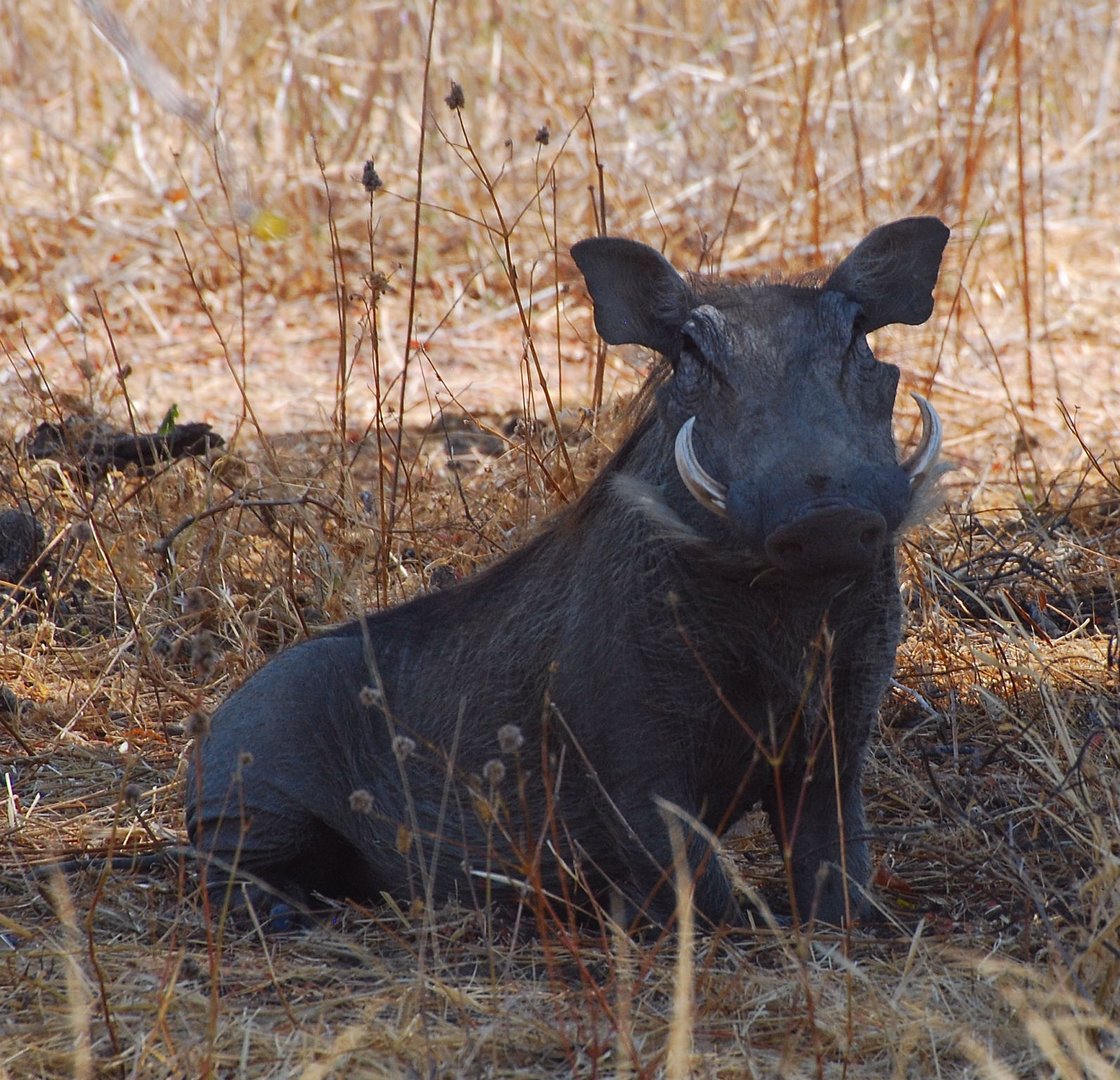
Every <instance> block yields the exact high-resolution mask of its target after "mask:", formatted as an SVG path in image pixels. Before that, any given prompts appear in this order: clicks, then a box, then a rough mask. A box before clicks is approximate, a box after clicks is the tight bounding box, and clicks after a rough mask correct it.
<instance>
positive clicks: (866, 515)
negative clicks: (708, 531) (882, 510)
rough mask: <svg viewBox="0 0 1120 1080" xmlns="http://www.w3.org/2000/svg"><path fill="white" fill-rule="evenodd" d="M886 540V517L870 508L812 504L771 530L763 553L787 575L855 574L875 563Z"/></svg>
mask: <svg viewBox="0 0 1120 1080" xmlns="http://www.w3.org/2000/svg"><path fill="white" fill-rule="evenodd" d="M886 539H887V522H886V519H885V518H884V517H883V515H882V514H877V513H876V512H875V511H874V510H861V509H859V508H857V507H852V506H836V505H829V506H815V507H812V508H810V509H808V510H806V511H805V512H804V513H803V514H801V516H800V517H798V518H797V519H796V520H794V521H791V522H789V523H788V524H787V525H782V526H781V527H779V528H777V529H775V530H774V531H773V532H772V533H771V534H770V535H769V536H768V537H767V538H766V554H767V556H768V557H769V558H770V560H771V562H773V564H774V565H775V566H776V567H778V569H779V570H784V571H785V572H786V573H788V574H791V575H798V576H806V577H820V576H825V575H829V574H848V573H859V572H860V571H863V570H869V569H870V568H871V567H872V566H874V565H875V563H876V561H877V560H878V558H879V556H880V555H881V554H882V551H883V545H884V543H885V542H886Z"/></svg>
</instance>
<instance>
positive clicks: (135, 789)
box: [124, 783, 140, 809]
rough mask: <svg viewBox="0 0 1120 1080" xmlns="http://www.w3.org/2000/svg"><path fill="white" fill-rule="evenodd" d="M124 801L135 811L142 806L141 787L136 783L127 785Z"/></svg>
mask: <svg viewBox="0 0 1120 1080" xmlns="http://www.w3.org/2000/svg"><path fill="white" fill-rule="evenodd" d="M124 801H125V802H126V803H128V805H129V806H131V807H133V808H134V809H135V808H136V807H137V806H139V805H140V785H139V784H136V783H132V784H125V786H124Z"/></svg>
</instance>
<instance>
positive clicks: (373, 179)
mask: <svg viewBox="0 0 1120 1080" xmlns="http://www.w3.org/2000/svg"><path fill="white" fill-rule="evenodd" d="M381 186H382V183H381V177H380V176H378V175H377V170H376V169H375V168H374V167H373V159H372V158H370V159H369V160H368V161H367V162H366V163H365V164H364V165H363V166H362V187H364V188H365V189H366V191H367V192H369V194H370V195H372V194H373V193H374V192H375V191H377V190H378V189H379V188H380V187H381Z"/></svg>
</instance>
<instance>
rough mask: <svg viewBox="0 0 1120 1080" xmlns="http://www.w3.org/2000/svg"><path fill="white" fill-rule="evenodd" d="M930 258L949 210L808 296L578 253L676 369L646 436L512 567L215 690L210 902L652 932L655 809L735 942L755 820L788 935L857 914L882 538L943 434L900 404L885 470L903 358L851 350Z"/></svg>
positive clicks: (359, 623) (883, 636)
mask: <svg viewBox="0 0 1120 1080" xmlns="http://www.w3.org/2000/svg"><path fill="white" fill-rule="evenodd" d="M947 239H948V230H947V229H946V228H945V226H944V225H943V224H941V222H939V221H937V220H936V219H935V218H910V219H907V220H903V221H897V222H895V223H893V224H890V225H884V226H883V227H881V228H878V229H876V230H874V231H873V232H872V233H871V234H870V235H868V236H867V237H866V238H865V239H864V240H863V241H862V242H861V243H860V244H859V245H858V246H857V247H856V248H855V249H854V250H853V251H852V252H851V253H850V254H849V255H848V256H847V257H846V258H845V259H844V260H843V261H842V262H841V263H840V264H839V265H838V266H837V267H836V269H835V270H833V271H832V273H831V274H829V275H828V276H827V277H826V278H824V279H823V281H822V279H821V278H820V277H818V278H816V279H813V280H808V279H800V280H797V281H794V282H788V283H770V282H766V283H754V284H740V283H736V282H731V281H721V280H706V279H701V278H696V279H692V280H688V281H686V280H684V279H683V278H682V277H681V276H680V275H679V274H678V273H677V272H676V271H675V270H674V269H673V268H672V267H671V266H670V265H669V263H668V262H667V261H666V260H665V259H664V258H663V257H662V256H661V255H660V254H659V253H658V252H657V251H655V250H654V249H653V248H650V247H646V246H645V245H643V244H639V243H635V242H633V241H630V240H622V239H612V238H598V239H590V240H584V241H582V242H580V243H578V244H576V245H575V247H574V248H573V249H572V255H573V257H574V259H575V262H576V264H577V265H578V267H579V269H580V270H581V271H582V273H583V276H584V279H585V281H586V283H587V288H588V290H589V291H590V294H591V298H592V300H593V302H594V307H595V325H596V327H597V328H598V330H599V333H600V334H601V335H602V337H603V338H605V339H606V341H607V342H609V343H611V344H621V343H636V344H638V345H642V346H647V347H648V348H650V349H653V350H655V351H656V352H658V353H660V354H661V356H662V357H663V358H664V363H662V365H661V366H660V368H659V369H658V370H657V371H656V372H655V374H654V375H653V376H652V377H651V380H650V385H649V387H648V388H647V390H648V392H647V393H646V395H645V398H644V402H645V404H644V406H643V407H641V408H640V409H639V417H638V419H637V421H636V424H635V426H634V428H633V430H632V432H631V434H630V435H629V437H628V438H627V439H626V440H625V442H624V443H623V444H622V446H621V447H620V449H619V450H618V451H617V452H616V453H615V454H614V455H613V457H612V458H611V460H610V462H609V463H608V464H607V466H606V467H605V468H604V470H603V471H602V473H601V474H600V475H599V476H598V477H597V479H596V480H595V481H594V482H593V483H592V484H591V485H590V486H589V488H588V489H587V491H586V492H585V493H584V495H583V496H582V497H581V498H580V499H579V500H578V501H577V502H575V503H574V504H573V505H571V506H570V507H568V508H567V509H566V510H564V511H563V512H562V513H561V514H559V516H558V517H557V518H556V519H555V520H554V521H553V522H552V523H551V524H550V525H549V526H548V527H547V528H545V529H544V530H543V531H542V532H541V533H540V534H539V535H538V536H536V538H535V539H533V540H531V541H530V542H529V543H528V544H526V545H525V546H524V547H523V548H521V549H520V550H518V551H516V552H514V553H513V554H511V555H509V556H508V557H506V558H503V559H501V560H500V561H498V562H497V563H495V564H494V565H492V566H490V567H489V568H488V569H486V570H484V571H482V572H480V573H479V574H477V575H475V576H474V577H472V578H470V579H468V580H466V581H464V582H463V583H461V584H459V585H457V586H454V587H452V588H449V589H447V590H445V591H442V592H438V593H433V594H431V595H427V596H422V597H420V598H418V599H415V600H412V601H411V602H409V603H405V604H402V605H400V606H399V607H396V608H392V609H390V610H386V611H381V612H377V613H374V614H370V615H367V616H365V617H363V618H360V619H358V620H356V621H355V622H353V623H350V624H349V625H347V626H344V627H342V628H341V629H338V630H335V631H333V632H330V633H326V634H324V635H323V636H321V637H317V638H315V639H313V640H310V641H306V642H303V643H301V644H299V645H296V646H294V647H292V648H289V649H287V650H286V651H284V652H282V653H281V654H280V655H279V656H277V657H276V658H275V659H273V660H272V661H271V662H270V663H268V664H267V665H266V666H265V667H264V668H263V669H262V670H261V671H259V672H257V673H256V674H255V675H254V676H252V678H250V679H249V680H248V681H247V682H246V683H245V684H244V685H243V686H242V687H241V688H240V689H238V690H236V691H235V692H234V693H233V694H231V695H230V697H229V698H228V699H227V700H226V701H225V702H224V703H223V704H222V705H221V707H220V708H219V709H218V710H217V712H216V713H215V714H214V716H213V719H212V723H211V726H210V730H209V732H208V734H206V735H205V736H204V737H200V739H199V741H198V744H197V746H196V749H195V754H194V758H193V762H192V765H191V768H190V771H189V773H188V777H187V784H186V799H187V827H188V830H189V832H190V836H191V838H192V841H193V843H194V844H195V846H196V847H197V848H198V849H199V851H200V853H201V854H202V856H203V857H207V856H209V857H210V859H211V865H210V868H209V872H208V873H209V879H208V880H209V887H210V888H211V889H212V890H213V889H221V888H224V887H225V886H226V885H227V884H228V883H229V881H230V878H229V874H230V872H231V867H234V866H235V867H236V868H238V869H240V870H244V871H247V872H248V873H249V874H251V875H252V876H253V877H254V878H255V879H256V880H257V881H258V882H263V883H264V884H265V885H266V886H268V887H269V888H270V889H272V890H275V892H277V893H279V894H283V895H285V896H287V897H297V898H306V897H307V896H308V895H309V894H310V893H311V892H312V891H317V892H319V893H321V894H325V895H327V896H333V897H351V898H354V899H358V900H376V899H377V898H378V897H379V896H380V895H381V894H388V895H390V896H392V897H394V898H397V899H406V900H407V899H410V898H417V897H419V898H421V899H423V900H426V901H427V902H428V903H433V902H436V903H438V902H441V901H443V900H445V899H446V898H448V897H449V896H457V897H458V898H459V899H460V900H464V901H466V902H468V903H474V904H483V903H486V902H487V901H488V900H490V899H492V898H493V897H494V895H495V894H496V893H501V894H505V895H506V896H507V897H509V896H515V895H516V894H517V892H518V890H522V891H523V890H526V889H529V888H535V889H536V890H537V892H536V895H537V896H538V897H539V898H543V899H544V902H547V903H555V900H554V899H553V898H556V897H562V898H566V899H567V900H568V901H570V902H573V903H578V904H581V905H584V904H586V901H587V899H588V896H589V895H590V896H593V897H596V898H597V899H599V900H602V899H603V898H604V897H605V896H607V895H608V894H609V893H610V890H612V889H614V890H617V893H618V894H620V895H621V897H622V898H623V900H624V903H625V909H624V910H625V911H626V912H627V913H628V914H629V915H630V916H639V915H641V916H643V917H644V918H645V919H648V920H650V921H652V922H654V923H656V924H662V925H663V924H665V923H667V922H669V921H671V919H672V917H673V914H674V911H675V896H674V886H673V884H672V869H673V867H674V850H675V849H674V845H673V843H672V842H671V839H670V835H671V830H670V829H669V828H668V827H667V821H666V817H665V815H666V813H669V814H670V815H675V817H676V819H677V825H678V826H679V828H680V830H681V831H680V832H678V834H677V835H678V837H679V836H682V835H683V838H684V839H683V843H680V844H679V845H678V846H677V848H676V850H677V851H678V852H683V853H684V856H686V857H687V865H688V868H689V869H690V871H691V873H692V876H693V879H694V894H693V895H694V904H695V910H696V911H697V912H699V913H700V915H701V916H702V917H703V918H704V919H705V920H707V921H708V922H710V923H712V924H719V923H734V922H737V921H740V920H742V919H743V917H744V916H743V910H742V909H741V908H740V906H739V903H738V902H737V901H736V899H735V897H734V895H733V892H732V889H731V886H730V883H729V880H728V878H727V876H726V874H725V871H724V869H723V868H722V867H721V865H720V861H719V859H718V858H717V857H715V855H714V853H713V836H718V835H719V834H720V833H721V832H723V831H724V830H725V829H726V828H727V827H728V826H729V825H730V824H731V823H733V822H734V821H735V820H736V819H737V818H739V817H740V816H741V815H742V814H743V813H745V812H746V811H748V810H749V809H751V808H752V807H753V806H755V805H757V804H759V803H760V804H761V806H762V807H763V808H764V809H765V811H766V812H767V814H768V815H769V820H770V823H771V826H772V828H773V832H774V834H775V836H776V838H777V840H778V843H779V845H780V846H781V849H782V852H783V855H784V857H785V859H786V865H787V869H788V877H789V880H790V881H791V883H792V894H793V895H792V897H791V900H792V905H793V915H794V917H795V918H798V919H808V918H812V917H816V918H819V919H821V920H826V921H828V922H832V923H840V922H841V921H843V920H844V919H845V918H846V917H849V916H850V915H851V913H852V911H853V910H855V909H857V908H858V907H859V906H860V904H861V901H862V899H863V897H864V887H865V886H866V884H867V881H868V877H869V875H870V859H869V854H868V842H867V827H866V823H865V819H864V809H863V799H862V793H861V773H862V770H863V763H864V757H865V752H866V748H867V743H868V738H869V735H870V732H871V728H872V725H873V724H874V722H875V719H876V715H877V711H878V709H879V705H880V702H881V699H882V697H883V694H884V692H885V690H886V688H887V685H888V682H889V680H890V677H891V672H892V668H893V663H894V655H895V650H896V647H897V643H898V639H899V632H900V621H901V604H900V599H899V589H898V581H897V576H896V567H895V560H896V548H897V541H898V536H899V534H900V531H901V530H902V529H903V527H904V526H905V525H906V524H907V522H908V521H909V520H912V518H913V516H914V514H915V512H916V508H917V507H918V505H919V504H920V503H922V501H923V497H926V501H928V495H929V492H930V490H931V489H932V487H933V486H934V485H935V478H936V473H937V468H936V460H937V456H938V453H939V449H940V442H941V434H940V422H939V420H938V418H937V414H936V413H935V412H934V410H933V409H932V408H931V407H930V406H929V404H928V403H927V402H926V401H924V400H923V399H922V398H920V397H918V396H917V395H914V396H915V398H916V400H917V404H918V406H919V408H920V411H921V416H922V420H923V433H922V436H921V440H920V443H919V445H918V447H917V448H916V450H915V451H914V452H913V454H912V455H911V456H910V457H909V458H908V459H907V460H905V461H902V462H900V461H899V456H898V452H897V449H896V446H895V442H894V438H893V436H892V431H891V420H892V413H893V409H894V400H895V391H896V388H897V385H898V378H899V373H898V369H897V368H895V367H893V366H892V365H889V364H884V363H882V362H880V361H879V360H877V359H876V358H875V356H874V355H873V354H872V352H871V349H870V348H869V346H868V344H867V339H866V335H867V334H868V333H870V332H871V331H873V330H875V329H877V328H878V327H881V326H884V325H886V324H887V323H910V324H915V325H916V324H919V323H922V322H925V321H926V319H928V318H929V316H930V313H931V311H932V308H933V300H932V296H931V291H932V289H933V287H934V285H935V283H936V279H937V274H938V268H939V266H940V262H941V254H942V250H943V248H944V246H945V243H946V241H947ZM667 808H668V809H667ZM678 865H679V864H678ZM258 887H259V886H258ZM264 892H266V893H267V892H268V889H266V890H264ZM616 910H618V909H617V907H616Z"/></svg>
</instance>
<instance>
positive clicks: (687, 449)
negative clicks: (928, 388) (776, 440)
mask: <svg viewBox="0 0 1120 1080" xmlns="http://www.w3.org/2000/svg"><path fill="white" fill-rule="evenodd" d="M934 415H935V416H936V413H935V414H934ZM695 422H696V417H695V416H690V417H689V418H688V419H687V420H686V421H685V422H684V423H683V424H681V429H680V431H678V432H677V442H676V458H677V472H679V473H680V474H681V479H682V480H683V481H684V486H685V487H686V488H688V490H689V491H690V492H691V493H692V496H693V498H695V499H696V501H697V502H698V503H699V504H700V505H701V506H702V507H704V509H705V510H710V511H711V512H712V513H713V514H719V516H720V517H727V488H726V487H724V485H723V484H721V483H720V482H719V481H718V480H713V479H712V478H711V477H710V476H709V475H708V474H707V473H706V472H705V471H704V469H703V467H702V466H701V465H700V462H699V461H697V460H696V452H695V451H694V450H693V449H692V425H693V424H694V423H695Z"/></svg>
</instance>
